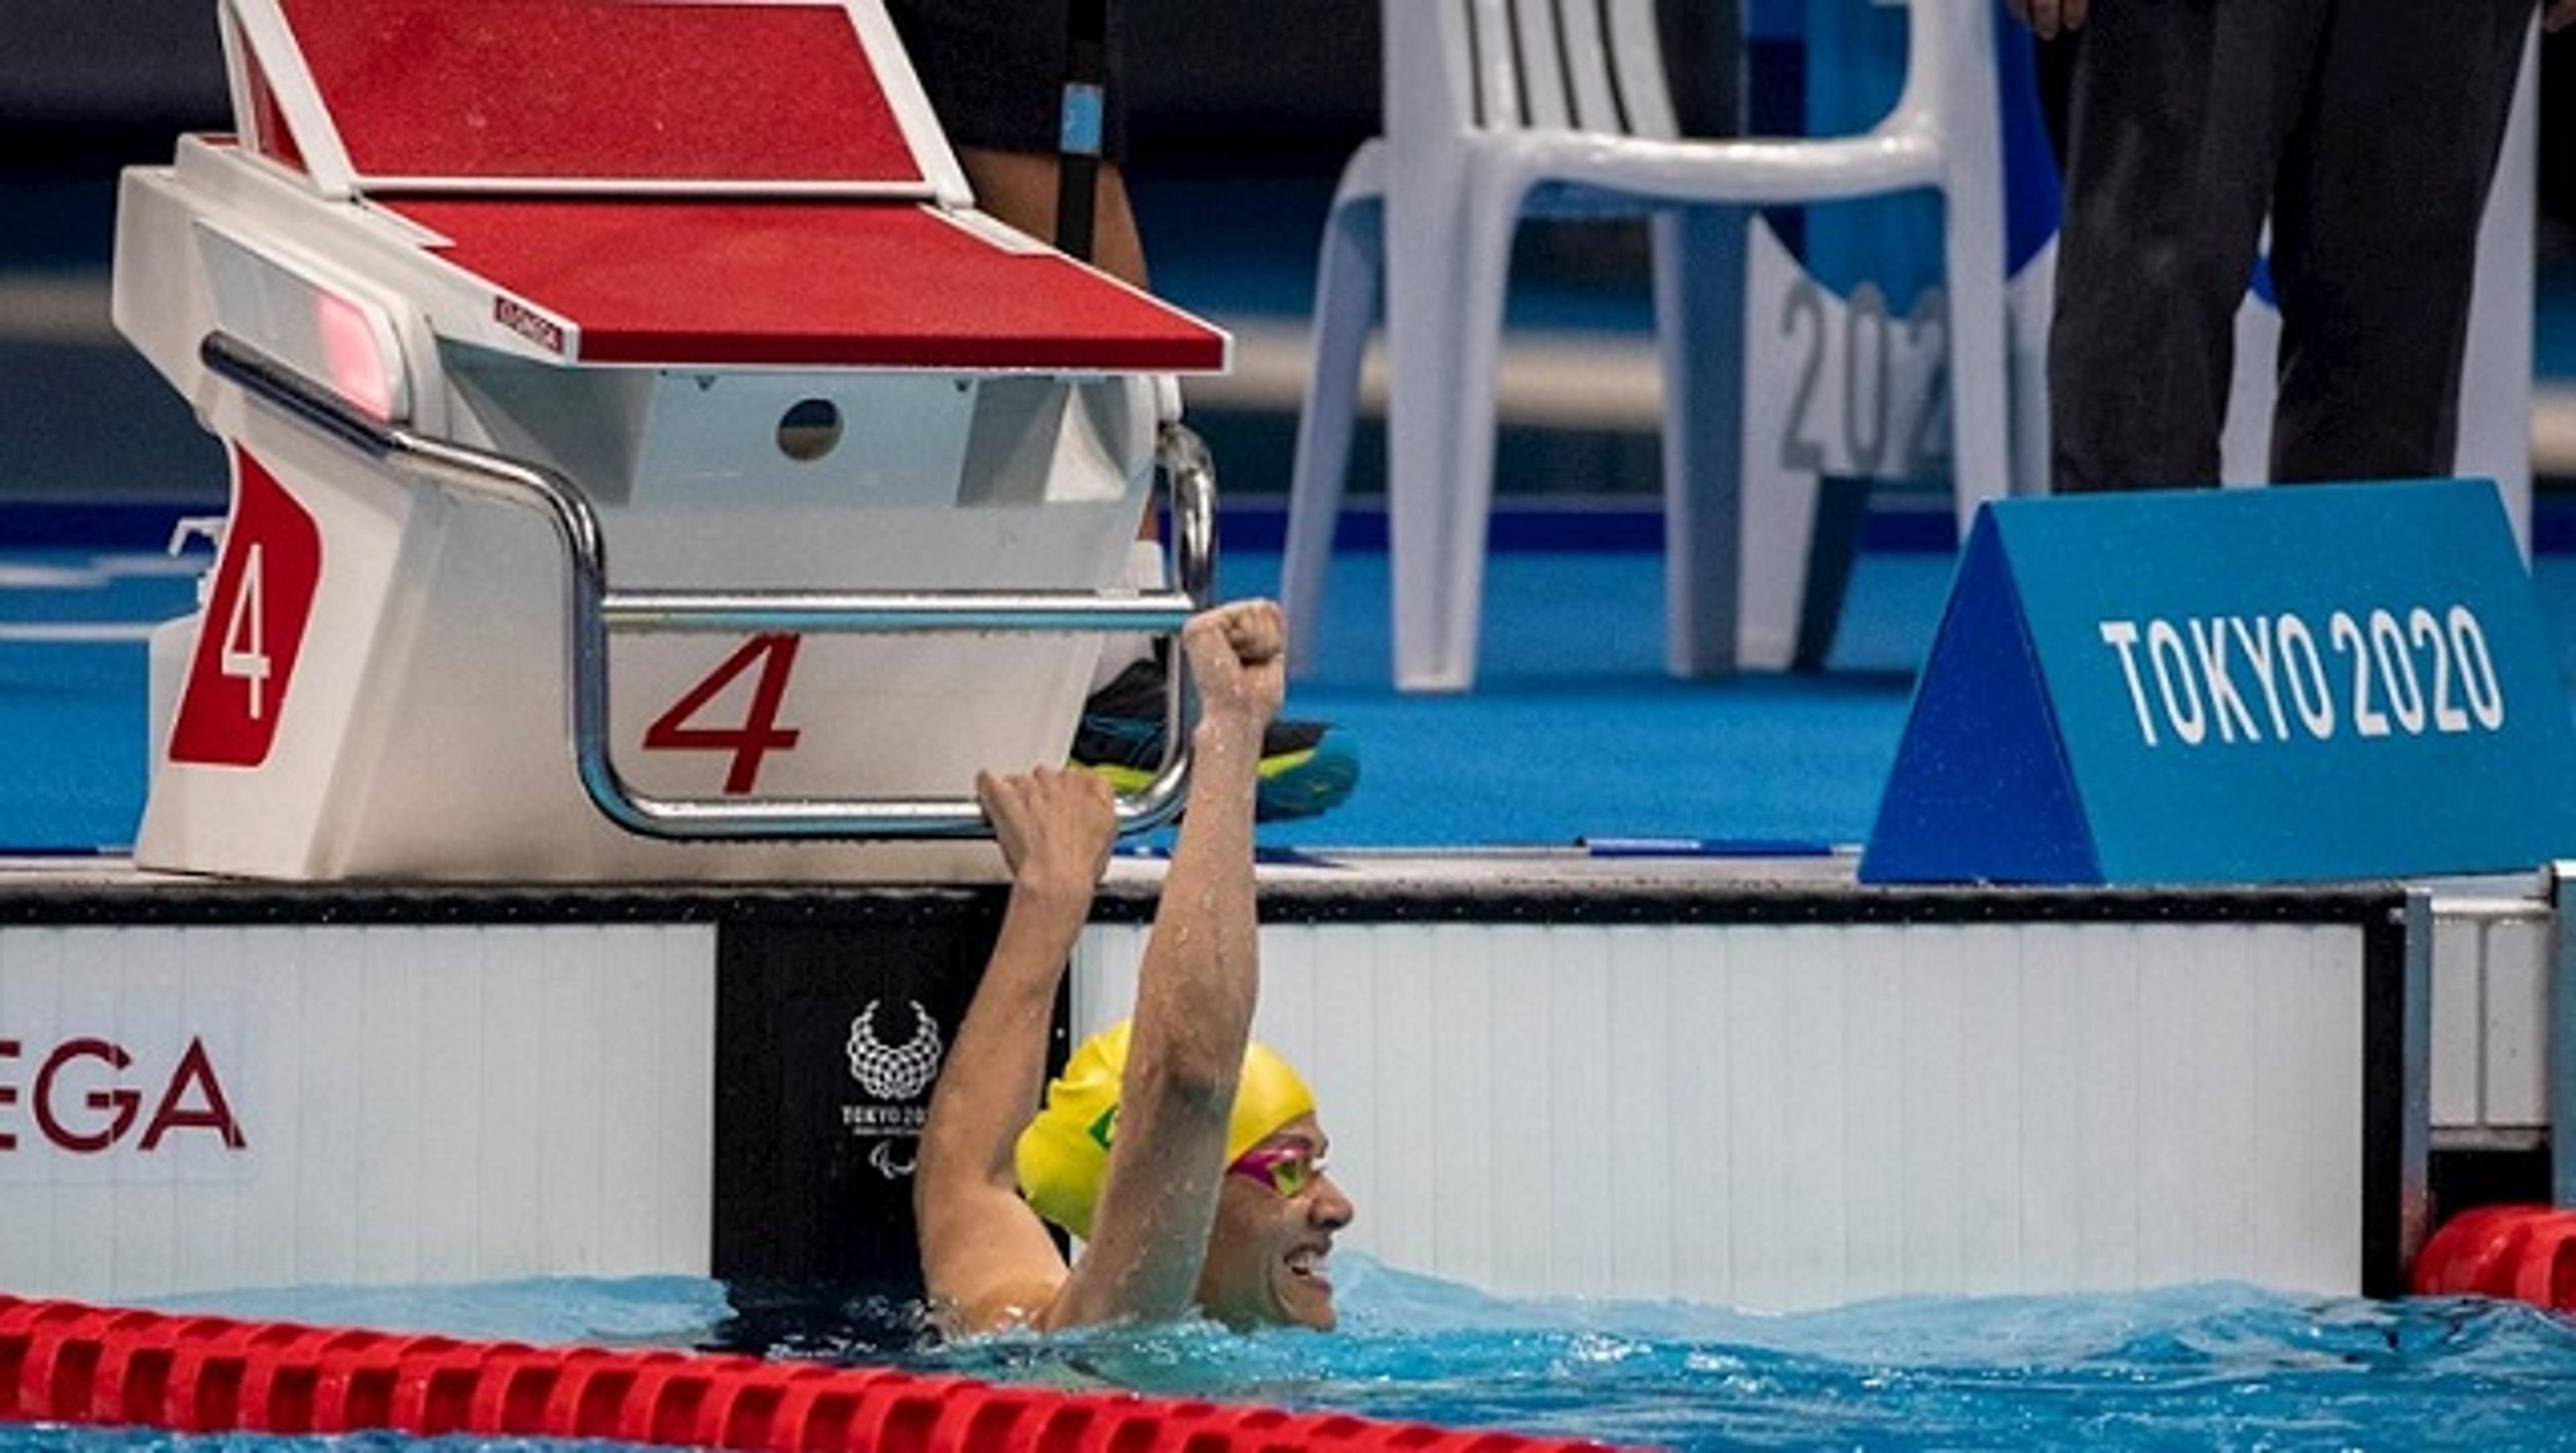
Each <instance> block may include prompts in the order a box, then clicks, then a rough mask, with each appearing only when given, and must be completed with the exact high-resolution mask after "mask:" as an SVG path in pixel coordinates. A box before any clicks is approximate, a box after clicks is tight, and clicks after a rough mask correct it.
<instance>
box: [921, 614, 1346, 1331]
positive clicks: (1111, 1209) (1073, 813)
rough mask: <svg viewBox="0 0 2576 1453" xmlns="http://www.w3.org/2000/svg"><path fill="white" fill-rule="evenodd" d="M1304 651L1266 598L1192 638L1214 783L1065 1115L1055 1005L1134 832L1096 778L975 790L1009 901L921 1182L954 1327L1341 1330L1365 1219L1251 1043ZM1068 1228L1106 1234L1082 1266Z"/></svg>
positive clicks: (1302, 1099) (1188, 638) (931, 1252)
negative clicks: (1277, 795) (1354, 1234)
mask: <svg viewBox="0 0 2576 1453" xmlns="http://www.w3.org/2000/svg"><path fill="white" fill-rule="evenodd" d="M1285 646H1286V632H1285V629H1284V627H1283V626H1282V624H1281V621H1280V617H1279V609H1278V607H1277V606H1275V605H1272V604H1271V603H1270V602H1268V601H1246V602H1239V603H1236V604H1232V605H1226V606H1220V607H1217V608H1215V609H1213V610H1208V611H1204V612H1202V613H1200V614H1199V615H1198V616H1196V617H1195V618H1193V619H1192V620H1191V621H1190V623H1189V625H1188V626H1187V627H1186V628H1185V629H1184V630H1183V631H1182V633H1181V649H1182V651H1183V653H1184V654H1185V656H1186V658H1187V660H1188V662H1189V665H1190V675H1191V680H1192V684H1193V686H1194V688H1195V690H1196V692H1197V695H1198V706H1199V713H1198V718H1197V725H1196V726H1195V728H1194V729H1193V732H1192V737H1191V746H1192V749H1193V753H1194V757H1193V762H1194V765H1193V768H1192V771H1191V777H1190V787H1189V797H1188V802H1187V815H1186V816H1185V817H1184V818H1183V819H1182V823H1181V829H1180V836H1179V840H1178V842H1177V843H1176V845H1175V846H1174V848H1173V852H1172V864H1171V870H1170V872H1169V873H1168V874H1167V875H1166V876H1165V877H1164V880H1163V894H1162V900H1161V902H1160V903H1159V904H1158V905H1157V907H1156V909H1155V914H1154V926H1153V931H1152V933H1151V934H1150V936H1149V937H1148V938H1147V940H1146V944H1145V958H1144V962H1143V964H1142V965H1141V966H1140V969H1139V973H1138V980H1137V990H1136V1014H1135V1018H1134V1019H1133V1020H1132V1021H1130V1022H1128V1023H1126V1024H1122V1025H1119V1026H1117V1027H1116V1028H1114V1029H1111V1030H1109V1031H1107V1032H1105V1033H1103V1034H1101V1035H1098V1036H1095V1037H1094V1038H1093V1039H1091V1040H1089V1041H1087V1042H1085V1043H1084V1044H1083V1045H1082V1046H1081V1048H1079V1049H1077V1050H1076V1051H1075V1052H1074V1055H1073V1057H1072V1059H1071V1061H1070V1062H1069V1063H1068V1064H1067V1065H1066V1068H1065V1073H1064V1075H1063V1076H1062V1077H1061V1078H1059V1079H1058V1080H1056V1081H1055V1083H1054V1084H1052V1085H1046V1086H1045V1087H1044V1088H1045V1099H1044V1103H1043V1104H1041V1102H1040V1089H1041V1086H1042V1084H1043V1082H1044V1081H1045V1078H1046V1068H1045V1066H1046V1042H1047V1028H1048V1024H1049V1022H1050V1020H1051V1019H1052V1016H1053V1013H1054V1007H1055V999H1056V989H1057V986H1058V984H1059V982H1060V981H1061V980H1062V979H1063V977H1064V970H1065V965H1066V962H1067V960H1068V959H1069V958H1070V957H1071V955H1072V952H1073V946H1074V940H1075V939H1076V938H1077V937H1078V936H1079V935H1080V934H1081V932H1082V928H1083V925H1084V924H1085V923H1086V922H1087V921H1089V919H1090V916H1091V900H1092V894H1093V891H1094V890H1095V889H1096V888H1097V887H1098V885H1099V882H1100V875H1101V874H1102V872H1103V871H1104V870H1105V869H1106V868H1107V866H1108V861H1109V848H1110V844H1111V842H1112V840H1113V839H1114V838H1115V836H1116V831H1117V824H1116V819H1115V816H1114V814H1113V812H1112V810H1111V806H1110V792H1109V788H1108V786H1107V784H1105V783H1104V782H1102V781H1101V780H1100V779H1099V778H1098V777H1095V776H1093V775H1091V774H1090V773H1087V772H1082V771H1078V770H1057V769H1052V768H1045V767H1041V768H1038V769H1037V770H1035V771H1032V772H1030V773H1027V774H1026V775H1014V776H1000V777H997V776H993V775H991V774H989V773H987V774H984V775H982V776H979V777H978V778H977V779H976V784H975V791H976V796H977V797H978V798H979V799H980V800H981V801H982V803H983V804H984V810H985V812H986V813H987V814H989V815H990V816H991V818H992V820H993V827H994V832H995V835H996V836H997V837H998V838H999V839H1000V840H1001V846H1002V857H1003V860H1004V862H1006V863H1007V864H1008V865H1009V867H1010V871H1011V896H1010V904H1009V907H1008V908H1007V909H1006V910H1005V911H1004V913H1003V917H1002V929H1001V935H1000V937H999V938H998V939H997V940H996V941H995V943H994V945H993V956H992V959H991V961H990V963H988V964H987V965H986V967H985V970H984V979H983V982H982V984H981V985H979V986H978V987H977V989H976V991H975V1000H974V1003H973V1005H972V1006H971V1007H970V1008H969V1009H968V1010H967V1013H966V1022H965V1023H964V1024H963V1025H962V1026H960V1027H959V1029H958V1031H957V1040H956V1044H955V1046H954V1047H953V1048H952V1049H951V1050H950V1053H949V1056H948V1065H947V1068H946V1070H945V1071H944V1072H943V1073H942V1074H941V1076H940V1079H939V1086H938V1088H937V1089H936V1090H935V1091H933V1092H932V1094H931V1100H930V1118H929V1124H928V1125H927V1126H926V1127H925V1128H924V1130H923V1132H922V1142H921V1160H920V1166H919V1169H918V1170H917V1172H916V1173H915V1178H914V1182H913V1207H914V1210H915V1212H916V1213H917V1216H918V1219H919V1221H920V1225H921V1265H922V1274H923V1278H924V1280H925V1282H926V1283H927V1285H928V1288H929V1292H930V1298H931V1303H932V1305H933V1307H934V1308H936V1309H937V1311H938V1314H939V1316H940V1318H941V1320H942V1321H943V1323H944V1324H945V1325H946V1326H948V1327H949V1328H950V1329H951V1330H954V1331H957V1332H982V1331H990V1330H993V1329H996V1328H1000V1327H1007V1326H1028V1327H1034V1328H1039V1329H1048V1328H1058V1327H1077V1326H1088V1325H1093V1324H1097V1323H1104V1322H1152V1321H1169V1320H1174V1319H1178V1318H1182V1317H1187V1316H1190V1315H1192V1314H1193V1313H1194V1312H1195V1313H1199V1314H1204V1315H1206V1316H1209V1317H1213V1318H1215V1319H1216V1320H1218V1321H1220V1322H1224V1323H1226V1324H1227V1325H1229V1326H1233V1327H1237V1328H1246V1327H1253V1326H1259V1325H1264V1324H1274V1323H1276V1324H1298V1325H1304V1326H1309V1327H1316V1328H1327V1329H1328V1328H1330V1327H1331V1326H1332V1325H1333V1321H1334V1315H1333V1284H1332V1281H1331V1278H1330V1276H1329V1275H1328V1273H1327V1268H1326V1259H1327V1257H1329V1255H1330V1254H1331V1252H1332V1246H1333V1236H1334V1233H1336V1232H1338V1231H1340V1230H1341V1229H1342V1228H1343V1227H1344V1226H1347V1225H1349V1224H1350V1221H1351V1216H1352V1209H1351V1203H1350V1200H1349V1198H1348V1197H1346V1196H1344V1195H1343V1194H1342V1191H1341V1188H1340V1187H1339V1186H1336V1185H1335V1184H1333V1180H1332V1177H1331V1176H1329V1175H1327V1174H1325V1171H1324V1153H1325V1149H1326V1141H1325V1138H1324V1131H1323V1127H1322V1126H1321V1125H1320V1124H1319V1123H1318V1122H1317V1120H1316V1117H1315V1105H1314V1098H1313V1096H1312V1095H1310V1094H1308V1093H1307V1090H1306V1086H1305V1084H1304V1083H1303V1082H1302V1081H1300V1080H1299V1079H1298V1078H1297V1075H1296V1072H1295V1071H1294V1070H1291V1069H1290V1068H1288V1066H1287V1064H1286V1062H1285V1061H1283V1060H1281V1059H1280V1058H1279V1057H1278V1056H1277V1055H1275V1054H1273V1053H1271V1052H1270V1051H1269V1050H1267V1049H1265V1048H1263V1047H1262V1046H1259V1045H1255V1044H1252V1043H1251V1042H1250V1039H1251V1029H1252V1008H1253V1003H1254V1000H1255V998H1256V997H1257V995H1258V992H1259V982H1260V967H1259V961H1258V942H1257V932H1256V925H1255V922H1254V916H1253V890H1252V814H1253V793H1254V790H1255V786H1256V773H1257V771H1258V769H1259V766H1260V757H1261V733H1262V729H1263V728H1264V727H1265V726H1266V725H1268V724H1269V722H1270V720H1271V718H1272V717H1273V716H1275V715H1276V714H1277V712H1278V710H1279V704H1280V699H1281V696H1282V693H1283V690H1284V679H1283V669H1282V668H1283V661H1284V656H1283V652H1284V649H1285ZM1042 1218H1043V1219H1042ZM1047 1221H1052V1222H1054V1223H1055V1224H1056V1225H1058V1226H1061V1227H1063V1228H1065V1229H1066V1230H1068V1231H1070V1232H1072V1233H1073V1234H1075V1235H1077V1236H1080V1237H1082V1238H1083V1240H1084V1242H1085V1248H1084V1251H1083V1255H1082V1257H1081V1259H1080V1260H1079V1261H1078V1262H1075V1263H1074V1264H1073V1265H1071V1266H1070V1267H1068V1266H1067V1265H1066V1263H1065V1259H1064V1257H1063V1255H1062V1254H1061V1253H1059V1252H1058V1251H1057V1249H1056V1244H1055V1241H1054V1239H1053V1238H1052V1237H1051V1236H1049V1235H1048V1234H1047V1229H1046V1225H1045V1222H1047Z"/></svg>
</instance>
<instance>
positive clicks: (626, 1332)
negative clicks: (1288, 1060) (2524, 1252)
mask: <svg viewBox="0 0 2576 1453" xmlns="http://www.w3.org/2000/svg"><path fill="white" fill-rule="evenodd" d="M1336 1265H1337V1270H1338V1275H1339V1280H1340V1282H1341V1286H1342V1294H1341V1300H1342V1304H1343V1309H1344V1325H1343V1330H1342V1331H1340V1332H1338V1333H1334V1334H1330V1335H1321V1334H1316V1333H1311V1332H1304V1331H1273V1332H1264V1333H1259V1334H1254V1335H1249V1336H1243V1335H1236V1334H1233V1333H1229V1332H1226V1331H1223V1330H1221V1329H1218V1328H1215V1327H1210V1326H1204V1325H1197V1326H1184V1327H1175V1328H1162V1329H1155V1330H1151V1331H1137V1330H1122V1331H1114V1332H1095V1333H1088V1334H1081V1335H1072V1336H1056V1337H1045V1338H1040V1337H1034V1336H1005V1337H996V1338H987V1339H979V1340H975V1341H970V1342H967V1343H963V1344H958V1345H951V1346H944V1347H943V1346H937V1345H934V1344H932V1343H931V1342H929V1341H928V1340H927V1339H925V1338H923V1337H922V1336H921V1335H920V1333H919V1330H918V1325H917V1323H916V1322H915V1320H914V1319H913V1318H912V1316H911V1315H910V1313H909V1310H908V1309H905V1308H900V1307H892V1306H888V1305H885V1304H882V1303H878V1302H872V1301H866V1300H856V1301H839V1300H835V1299H832V1298H829V1297H823V1296H817V1295H816V1294H814V1293H812V1292H811V1291H802V1292H800V1291H793V1290H780V1289H762V1288H727V1287H725V1286H723V1285H721V1284H719V1283H716V1282H711V1281H701V1280H694V1279H686V1278H654V1279H641V1280H632V1281H614V1282H601V1281H533V1282H512V1283H501V1284H488V1285H481V1286H469V1287H453V1288H431V1289H420V1288H403V1289H348V1290H343V1289H331V1288H297V1289H291V1290H282V1291H273V1292H253V1293H231V1294H224V1295H220V1296H201V1297H188V1298H172V1299H166V1300H163V1301H161V1302H159V1303H157V1304H156V1305H160V1306H163V1307H166V1308H168V1309H171V1310H183V1311H206V1312H216V1313H221V1314H225V1315H232V1316H242V1317H257V1318H279V1319H285V1320H292V1321H301V1322H315V1323H335V1324H336V1323H354V1324H364V1325H370V1326H379V1327H386V1328H393V1329H401V1330H421V1331H437V1332H443V1333H447V1334H450V1335H455V1336H468V1337H489V1338H511V1339H517V1340H522V1341H583V1342H591V1343H604V1344H609V1345H619V1346H635V1345H652V1346H682V1347H703V1348H721V1349H724V1350H731V1351H762V1352H767V1353H769V1354H771V1355H774V1356H781V1357H788V1356H793V1357H807V1358H819V1359H823V1360H830V1361H854V1362H877V1363H883V1362H892V1363H897V1364H901V1365H904V1366H907V1367H911V1368H915V1369H917V1370H927V1371H939V1372H956V1373H964V1374H968V1375H971V1376H977V1377H984V1378H990V1379H994V1380H999V1381H1012V1382H1027V1383H1036V1384H1042V1385H1046V1386H1053V1387H1063V1388H1099V1387H1122V1388H1128V1389H1132V1390H1134V1391H1138V1392H1145V1393H1152V1394H1161V1395H1170V1396H1188V1397H1212V1398H1220V1399H1225V1400H1229V1401H1258V1402H1268V1403H1276V1404H1280V1405H1283V1406H1287V1407H1291V1408H1296V1409H1300V1410H1306V1409H1327V1408H1329V1409H1337V1410H1344V1411H1350V1412H1356V1413H1362V1414H1366V1415H1369V1416H1373V1417H1381V1418H1393V1419H1405V1420H1422V1421H1430V1422H1439V1423H1445V1424H1452V1425H1462V1426H1489V1427H1503V1428H1511V1429H1516V1430H1519V1431H1524V1432H1536V1433H1555V1434H1576V1435H1583V1436H1589V1437H1594V1438H1600V1439H1604V1440H1608V1441H1613V1442H1620V1443H1644V1444H1660V1445H1664V1446H1668V1447H1673V1448H1679V1449H1724V1448H1887V1449H1931V1448H2018V1447H2065V1446H2070V1445H2082V1446H2086V1447H2095V1448H2137V1449H2147V1448H2156V1449H2162V1448H2212V1449H2255V1448H2262V1449H2291V1448H2321V1449H2322V1448H2373V1449H2375V1448H2387V1449H2433V1448H2479V1449H2490V1450H2492V1449H2506V1448H2510V1449H2550V1448H2569V1449H2576V1323H2571V1322H2568V1321H2566V1320H2562V1319H2559V1318H2555V1317H2552V1316H2550V1315H2548V1314H2545V1313H2542V1312H2538V1311H2534V1310H2532V1309H2530V1308H2527V1307H2522V1306H2518V1305H2507V1304H2498V1303H2488V1302H2480V1301H2465V1300H2439V1301H2418V1302H2406V1303H2375V1302H2363V1301H2351V1300H2340V1301H2319V1300H2314V1299H2300V1298H2291V1297H2284V1296H2280V1295H2276V1294H2273V1293H2269V1292H2265V1291H2261V1290H2258V1289H2254V1288H2249V1287H2242V1286H2202V1287H2188V1288H2180V1289H2175V1290H2169V1291H2159V1292H2152V1293H2145V1294H2134V1295H2116V1296H2084V1297H2044V1298H1971V1299H1958V1298H1943V1299H1920V1300H1906V1301H1890V1302H1878V1303H1870V1304H1865V1305H1861V1306H1856V1307H1850V1308H1843V1309H1839V1310H1835V1311H1830V1312H1820V1313H1811V1314H1803V1315H1796V1316H1762V1315H1753V1314H1747V1313H1740V1312H1729V1311H1724V1310H1720V1309H1715V1308H1707V1307H1697V1306H1685V1305H1678V1304H1663V1303H1633V1302H1628V1303H1621V1302H1560V1301H1508V1300H1501V1299H1496V1298H1492V1297H1487V1296H1484V1295H1482V1294H1480V1293H1477V1292H1475V1291H1473V1290H1471V1289H1468V1288H1466V1287H1462V1286H1458V1285H1456V1284H1453V1283H1448V1282H1442V1281H1437V1280H1434V1279H1431V1278H1427V1277H1422V1276H1417V1275H1413V1274H1410V1273H1406V1272H1403V1271H1399V1270H1396V1269H1394V1268H1390V1267H1385V1266H1381V1265H1377V1264H1374V1263H1372V1262H1369V1261H1368V1260H1366V1259H1365V1258H1361V1257H1357V1256H1351V1255H1348V1254H1345V1255H1344V1256H1342V1257H1339V1258H1337V1259H1336ZM208 1445H221V1446H223V1447H225V1448H240V1449H244V1450H267V1453H280V1450H283V1453H294V1450H309V1449H312V1448H317V1447H322V1446H329V1447H332V1448H335V1449H372V1448H384V1449H387V1450H416V1449H418V1448H421V1447H424V1446H428V1445H424V1444H421V1443H417V1442H413V1441H410V1440H405V1439H402V1438H399V1437H394V1436H383V1437H372V1436H371V1437H359V1438H341V1439H331V1440H322V1439H280V1438H265V1437H262V1438H248V1437H236V1438H229V1439H213V1438H205V1439H183V1438H173V1437H169V1436H165V1435H153V1434H147V1433H138V1432H133V1431H87V1430H64V1429H43V1428H23V1427H21V1428H0V1453H56V1450H60V1453H118V1450H127V1449H133V1450H137V1453H141V1450H146V1449H152V1450H159V1449H180V1448H185V1449H198V1448H203V1447H205V1446H208ZM436 1446H438V1447H442V1448H455V1449H458V1450H465V1449H476V1450H488V1449H503V1448H533V1447H537V1446H541V1444H539V1443H531V1442H528V1441H526V1440H508V1441H495V1442H477V1441H474V1440H464V1439H441V1440H436Z"/></svg>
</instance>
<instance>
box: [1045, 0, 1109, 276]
mask: <svg viewBox="0 0 2576 1453" xmlns="http://www.w3.org/2000/svg"><path fill="white" fill-rule="evenodd" d="M1108 124H1109V0H1068V3H1067V4H1066V6H1065V72H1064V113H1063V118H1062V121H1061V124H1060V127H1059V131H1058V135H1057V139H1056V154H1057V170H1056V193H1055V245H1056V247H1057V249H1058V250H1059V251H1062V252H1066V253H1070V254H1071V255H1073V256H1075V257H1078V258H1081V259H1082V260H1084V261H1086V262H1088V261H1090V260H1091V248H1092V241H1093V237H1092V233H1093V219H1092V213H1093V194H1094V193H1095V192H1096V191H1097V190H1098V188H1099V185H1100V150H1101V147H1102V146H1103V145H1104V144H1105V140H1106V133H1107V130H1108Z"/></svg>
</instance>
